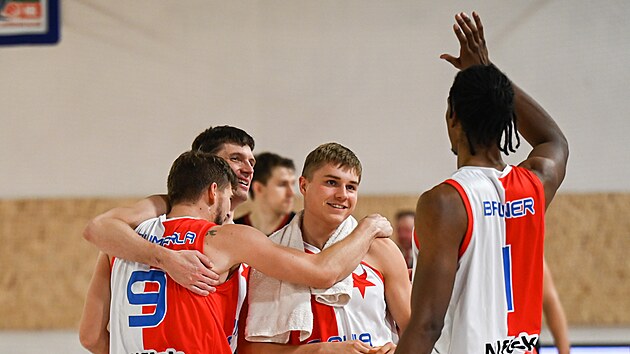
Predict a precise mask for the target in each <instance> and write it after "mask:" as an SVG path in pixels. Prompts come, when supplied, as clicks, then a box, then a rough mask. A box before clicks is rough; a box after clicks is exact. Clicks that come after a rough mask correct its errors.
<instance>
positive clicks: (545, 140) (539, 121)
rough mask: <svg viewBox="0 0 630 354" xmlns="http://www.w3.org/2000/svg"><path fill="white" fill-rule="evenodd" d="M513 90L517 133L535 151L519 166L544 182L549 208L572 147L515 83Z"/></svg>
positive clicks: (549, 118) (539, 107)
mask: <svg viewBox="0 0 630 354" xmlns="http://www.w3.org/2000/svg"><path fill="white" fill-rule="evenodd" d="M512 87H513V88H514V106H515V111H516V118H517V123H518V131H519V132H520V133H521V135H522V136H523V137H524V138H525V140H527V142H528V143H529V144H530V145H531V146H532V148H533V149H532V151H531V152H530V153H529V156H528V157H527V159H526V160H525V161H523V162H522V163H521V164H520V166H522V167H525V168H527V169H530V170H532V171H534V173H536V174H537V175H538V177H539V178H540V179H541V181H542V183H543V185H544V187H545V202H546V204H547V206H549V203H551V200H552V199H553V197H554V196H555V194H556V191H557V190H558V188H559V187H560V184H561V183H562V181H563V180H564V176H565V174H566V170H567V161H568V159H569V144H568V142H567V139H566V137H565V136H564V134H563V133H562V131H561V130H560V127H558V125H557V124H556V122H554V120H553V119H552V118H551V116H549V114H548V113H547V112H546V111H545V110H544V109H543V108H542V107H541V106H540V105H539V104H538V103H537V102H536V101H535V100H534V99H533V98H531V97H530V96H529V95H528V94H527V93H525V92H524V91H523V90H521V89H520V88H519V87H518V86H516V85H515V84H514V83H512Z"/></svg>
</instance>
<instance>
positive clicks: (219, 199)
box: [212, 185, 233, 225]
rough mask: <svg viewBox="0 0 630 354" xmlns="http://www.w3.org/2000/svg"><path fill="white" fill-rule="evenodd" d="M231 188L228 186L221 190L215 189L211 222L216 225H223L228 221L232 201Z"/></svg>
mask: <svg viewBox="0 0 630 354" xmlns="http://www.w3.org/2000/svg"><path fill="white" fill-rule="evenodd" d="M232 196H233V193H232V187H231V186H230V185H228V186H227V187H225V188H224V189H223V190H219V189H217V194H216V199H215V200H214V205H213V210H212V211H213V212H214V220H213V222H214V223H215V224H217V225H223V224H224V223H225V222H226V221H228V220H229V219H230V210H231V209H232V208H231V200H232Z"/></svg>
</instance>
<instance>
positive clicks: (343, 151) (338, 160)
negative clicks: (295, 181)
mask: <svg viewBox="0 0 630 354" xmlns="http://www.w3.org/2000/svg"><path fill="white" fill-rule="evenodd" d="M327 163H331V164H333V165H335V166H336V167H342V168H348V169H351V170H353V171H354V172H355V173H356V174H357V176H358V177H359V181H361V173H362V172H363V168H362V167H361V161H359V158H358V157H357V155H355V154H354V152H352V150H350V149H348V148H347V147H345V146H343V145H341V144H338V143H334V142H333V143H326V144H322V145H320V146H318V147H317V148H315V150H313V151H311V152H310V153H309V154H308V156H306V160H305V161H304V168H302V176H304V177H306V178H307V179H308V180H311V178H313V173H314V172H315V170H317V169H319V168H321V167H322V166H324V165H325V164H327Z"/></svg>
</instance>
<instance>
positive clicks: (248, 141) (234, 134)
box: [192, 125, 254, 155]
mask: <svg viewBox="0 0 630 354" xmlns="http://www.w3.org/2000/svg"><path fill="white" fill-rule="evenodd" d="M223 144H235V145H238V146H245V145H247V146H249V147H250V149H252V151H254V138H252V137H251V136H250V135H249V134H247V133H246V132H245V131H244V130H243V129H239V128H236V127H232V126H229V125H221V126H218V127H210V128H208V129H206V130H204V131H203V132H201V134H199V135H197V137H196V138H195V140H194V141H193V143H192V150H199V151H202V152H205V153H208V154H213V155H215V154H216V153H217V152H218V151H219V150H220V149H221V147H223Z"/></svg>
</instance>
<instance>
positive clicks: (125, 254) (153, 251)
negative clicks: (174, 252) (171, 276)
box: [83, 196, 169, 268]
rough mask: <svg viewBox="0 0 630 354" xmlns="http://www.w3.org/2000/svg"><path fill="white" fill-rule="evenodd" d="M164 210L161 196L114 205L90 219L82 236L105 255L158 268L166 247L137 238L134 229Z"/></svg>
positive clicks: (161, 263) (166, 251) (165, 255)
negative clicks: (130, 204)
mask: <svg viewBox="0 0 630 354" xmlns="http://www.w3.org/2000/svg"><path fill="white" fill-rule="evenodd" d="M167 209H168V203H167V202H166V199H165V197H164V196H151V197H148V198H145V199H142V200H140V201H139V202H137V203H136V204H134V205H132V206H128V207H118V208H114V209H111V210H109V211H107V212H105V213H103V214H101V215H98V216H97V217H95V218H94V219H92V220H91V221H90V222H89V223H88V225H87V227H86V228H85V230H84V231H83V237H84V238H85V239H86V240H87V241H89V242H91V243H93V244H94V245H95V246H96V247H98V248H99V249H100V250H101V251H103V252H105V253H106V254H110V255H112V256H115V257H118V258H122V259H126V260H130V261H133V262H139V263H144V264H148V265H150V266H153V267H159V268H161V267H162V266H163V264H164V260H165V259H166V258H168V253H169V250H168V249H166V248H164V247H161V246H159V245H157V244H154V243H151V242H149V241H147V240H145V239H143V238H142V237H138V234H136V232H135V231H134V228H135V227H136V226H138V225H139V224H140V223H141V222H143V221H145V220H147V219H150V218H154V217H156V216H158V215H161V214H165V213H166V212H167Z"/></svg>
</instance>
